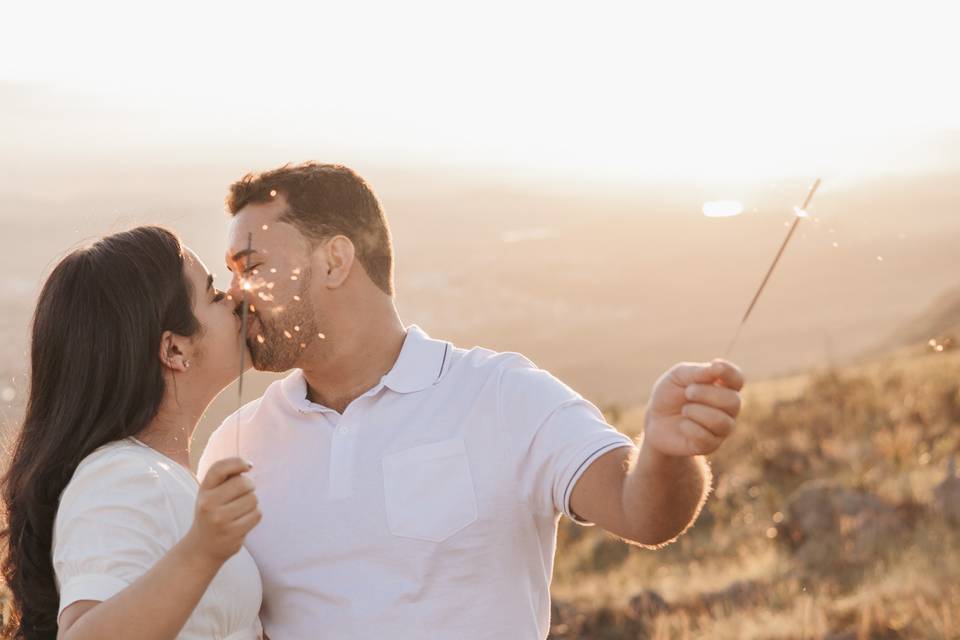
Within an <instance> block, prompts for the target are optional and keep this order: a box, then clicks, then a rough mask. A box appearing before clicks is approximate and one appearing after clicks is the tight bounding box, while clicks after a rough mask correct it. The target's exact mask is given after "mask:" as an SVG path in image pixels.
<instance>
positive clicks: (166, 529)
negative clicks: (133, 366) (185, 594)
mask: <svg viewBox="0 0 960 640" xmlns="http://www.w3.org/2000/svg"><path fill="white" fill-rule="evenodd" d="M198 489H199V485H198V484H197V480H196V478H194V477H193V474H191V473H190V472H189V471H188V470H186V469H184V468H183V467H182V466H180V465H179V464H177V463H176V462H174V461H173V460H171V459H169V458H167V457H166V456H164V455H163V454H161V453H159V452H158V451H155V450H154V449H151V448H150V447H148V446H146V445H145V444H143V443H141V442H139V441H137V440H134V439H132V438H131V439H128V440H121V441H118V442H113V443H110V444H108V445H106V446H104V447H101V448H100V449H97V450H96V451H94V452H93V453H92V454H90V455H89V456H87V457H86V458H84V460H83V461H82V462H81V463H80V466H78V467H77V470H76V472H75V473H74V474H73V478H72V479H71V480H70V483H69V484H68V485H67V488H66V489H65V490H64V492H63V495H62V496H61V498H60V506H59V508H58V510H57V517H56V520H55V522H54V528H53V549H52V553H53V568H54V572H55V574H56V580H57V588H58V590H59V592H60V611H59V613H63V610H64V609H66V608H67V607H68V606H70V605H71V604H73V603H75V602H78V601H80V600H96V601H101V602H102V601H104V600H108V599H109V598H111V597H113V596H115V595H116V594H117V593H119V592H120V591H122V590H123V589H125V588H126V587H128V586H129V585H130V584H132V583H133V582H134V581H135V580H136V579H137V578H139V577H140V576H142V575H143V574H144V573H146V572H147V571H148V570H149V569H150V568H151V567H152V566H153V565H154V564H155V563H156V562H157V561H158V560H160V558H161V557H163V556H164V555H165V554H166V553H167V551H169V550H170V549H171V548H172V547H173V546H174V544H176V543H177V542H178V541H179V540H180V539H181V538H182V537H183V536H184V535H185V534H186V533H187V531H188V530H189V529H190V526H191V524H192V523H193V517H194V511H195V508H196V500H197V491H198ZM167 595H168V594H163V593H158V594H157V595H156V597H158V598H163V597H165V596H167ZM261 597H262V591H261V584H260V574H259V572H258V571H257V566H256V564H255V563H254V561H253V558H252V557H250V554H249V553H247V551H246V549H241V550H240V552H239V553H237V554H236V555H234V556H233V557H232V558H230V559H229V560H228V561H227V562H225V563H224V565H223V567H221V569H220V572H219V573H218V574H217V576H216V577H215V578H214V579H213V581H212V582H211V583H210V587H209V588H208V589H207V591H206V593H205V594H204V596H203V598H201V600H200V602H199V604H198V605H197V608H196V609H195V610H194V612H193V614H192V615H191V616H190V618H189V619H188V620H187V623H186V625H184V627H183V630H182V631H181V633H180V635H179V636H178V638H179V639H180V640H194V639H197V640H199V639H200V638H203V639H204V640H209V639H210V638H217V639H223V640H226V639H229V640H255V639H257V638H260V637H261V634H262V631H261V627H260V620H259V617H258V614H259V611H260V603H261ZM58 615H59V614H58Z"/></svg>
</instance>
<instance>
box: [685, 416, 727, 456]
mask: <svg viewBox="0 0 960 640" xmlns="http://www.w3.org/2000/svg"><path fill="white" fill-rule="evenodd" d="M679 429H680V433H681V434H682V435H683V438H684V440H685V441H686V442H687V448H688V451H689V453H690V455H692V456H705V455H708V454H711V453H713V452H714V451H716V450H717V449H719V448H720V445H721V444H723V438H718V437H717V436H715V435H713V434H712V433H710V432H709V431H708V430H707V429H704V428H703V427H702V426H700V425H699V424H697V423H696V422H694V421H693V420H691V419H690V418H684V419H683V420H681V421H680V426H679Z"/></svg>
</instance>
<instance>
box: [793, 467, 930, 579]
mask: <svg viewBox="0 0 960 640" xmlns="http://www.w3.org/2000/svg"><path fill="white" fill-rule="evenodd" d="M784 514H785V518H784V520H783V522H781V523H780V524H779V525H778V527H777V529H778V534H779V535H778V538H779V539H780V540H782V541H783V542H784V543H785V544H787V545H788V546H789V547H790V548H791V549H792V550H793V551H794V552H795V553H796V556H797V557H798V559H799V560H801V561H802V562H804V563H805V564H807V565H811V566H817V567H822V568H828V567H829V565H830V564H831V563H832V562H837V561H845V562H849V563H858V562H862V561H865V560H868V559H869V558H870V557H871V556H872V555H873V554H874V553H876V552H877V551H878V550H879V548H880V547H881V545H882V544H883V543H884V542H887V541H889V540H890V539H891V538H895V537H897V536H899V535H901V534H902V533H904V532H905V531H907V530H909V528H910V527H911V526H912V520H913V519H914V515H913V513H912V510H910V509H908V508H904V509H901V508H898V507H897V506H895V505H892V504H890V503H888V502H886V501H885V500H883V499H882V498H880V497H878V496H876V495H874V494H871V493H869V492H867V491H863V490H860V489H851V488H847V487H843V486H839V485H835V484H831V483H828V482H825V481H813V482H808V483H806V484H803V485H802V486H800V487H799V488H798V489H797V490H796V491H795V492H794V493H793V494H792V495H791V496H790V498H788V500H787V506H786V508H785V509H784Z"/></svg>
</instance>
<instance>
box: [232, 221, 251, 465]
mask: <svg viewBox="0 0 960 640" xmlns="http://www.w3.org/2000/svg"><path fill="white" fill-rule="evenodd" d="M251 251H253V233H248V234H247V260H249V259H250V252H251ZM246 287H247V283H246V273H244V278H243V279H242V280H241V288H240V291H241V294H240V295H241V296H242V297H241V298H240V378H239V379H238V381H237V429H236V431H237V457H239V456H240V408H241V407H243V366H244V361H243V360H244V358H243V356H244V353H245V352H246V350H247V349H246V347H247V345H246V342H247V311H248V309H249V307H250V305H249V304H247V298H246Z"/></svg>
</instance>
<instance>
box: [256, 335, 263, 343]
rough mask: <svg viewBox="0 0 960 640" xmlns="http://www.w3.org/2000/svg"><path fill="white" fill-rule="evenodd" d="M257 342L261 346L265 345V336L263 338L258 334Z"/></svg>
mask: <svg viewBox="0 0 960 640" xmlns="http://www.w3.org/2000/svg"><path fill="white" fill-rule="evenodd" d="M257 342H259V343H260V344H263V343H264V339H263V336H261V335H259V334H258V335H257Z"/></svg>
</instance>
